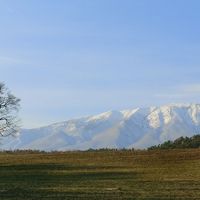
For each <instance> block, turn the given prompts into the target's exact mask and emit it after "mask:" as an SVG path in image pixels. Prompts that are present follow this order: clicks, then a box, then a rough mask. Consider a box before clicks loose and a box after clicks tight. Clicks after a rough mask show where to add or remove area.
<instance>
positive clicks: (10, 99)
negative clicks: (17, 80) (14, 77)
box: [0, 83, 20, 136]
mask: <svg viewBox="0 0 200 200" xmlns="http://www.w3.org/2000/svg"><path fill="white" fill-rule="evenodd" d="M19 102H20V99H18V98H17V97H15V96H14V95H13V94H12V93H11V92H10V91H9V90H8V89H7V87H6V86H5V84H4V83H0V136H8V135H14V134H16V133H17V132H18V130H19V126H18V119H17V112H18V109H19Z"/></svg>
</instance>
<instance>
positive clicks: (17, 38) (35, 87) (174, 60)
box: [0, 0, 200, 128]
mask: <svg viewBox="0 0 200 200" xmlns="http://www.w3.org/2000/svg"><path fill="white" fill-rule="evenodd" d="M199 9H200V1H198V0H196V1H195V0H187V1H186V0H29V1H27V0H0V81H3V82H5V83H6V85H7V86H8V87H9V88H10V89H11V90H12V92H13V93H14V94H15V95H16V96H18V97H20V98H21V111H20V113H19V114H20V117H21V119H22V126H23V127H29V128H30V127H37V126H41V125H46V124H49V123H52V122H56V121H63V120H66V119H69V118H76V117H80V116H85V115H91V114H97V113H100V112H104V111H107V110H116V109H117V110H121V109H126V108H134V107H138V106H142V107H145V106H150V105H162V104H166V103H191V102H194V103H199V102H200V79H199V75H200V12H199Z"/></svg>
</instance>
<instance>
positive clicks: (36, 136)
mask: <svg viewBox="0 0 200 200" xmlns="http://www.w3.org/2000/svg"><path fill="white" fill-rule="evenodd" d="M199 133H200V104H171V105H165V106H162V107H149V108H136V109H130V110H124V111H109V112H106V113H102V114H99V115H95V116H90V117H83V118H80V119H74V120H69V121H66V122H61V123H56V124H52V125H50V126H46V127H41V128H37V129H23V130H21V133H20V135H19V136H17V137H8V138H3V139H2V141H1V148H2V149H39V150H46V151H50V150H74V149H81V150H85V149H89V148H146V147H149V146H151V145H156V144H159V143H162V142H164V141H166V140H174V139H176V138H178V137H180V136H192V135H194V134H199Z"/></svg>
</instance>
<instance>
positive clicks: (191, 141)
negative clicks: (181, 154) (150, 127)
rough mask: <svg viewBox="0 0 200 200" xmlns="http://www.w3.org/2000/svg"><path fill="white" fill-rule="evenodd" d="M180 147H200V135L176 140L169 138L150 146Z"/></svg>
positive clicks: (155, 147) (159, 147)
mask: <svg viewBox="0 0 200 200" xmlns="http://www.w3.org/2000/svg"><path fill="white" fill-rule="evenodd" d="M178 148H181V149H184V148H200V135H194V136H192V137H180V138H178V139H176V140H174V141H171V140H168V141H166V142H164V143H162V144H159V145H155V146H152V147H150V148H149V150H153V149H178Z"/></svg>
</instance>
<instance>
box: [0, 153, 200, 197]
mask: <svg viewBox="0 0 200 200" xmlns="http://www.w3.org/2000/svg"><path fill="white" fill-rule="evenodd" d="M14 199H16V200H23V199H24V200H36V199H37V200H42V199H52V200H53V199H56V200H59V199H60V200H64V199H87V200H90V199H91V200H93V199H105V200H106V199H146V200H147V199H149V200H150V199H151V200H153V199H200V149H182V150H181V149H179V150H162V151H159V150H153V151H108V150H107V151H91V152H90V151H88V152H66V153H48V154H47V153H34V152H32V153H28V152H18V153H0V200H14Z"/></svg>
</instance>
